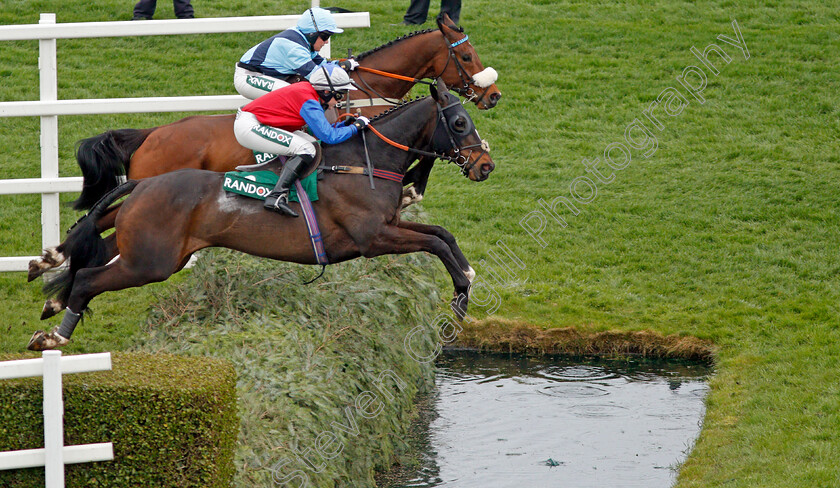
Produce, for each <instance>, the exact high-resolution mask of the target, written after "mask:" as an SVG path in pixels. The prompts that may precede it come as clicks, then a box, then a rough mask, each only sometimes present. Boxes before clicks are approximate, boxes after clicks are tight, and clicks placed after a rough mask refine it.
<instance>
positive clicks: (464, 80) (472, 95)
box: [356, 31, 487, 105]
mask: <svg viewBox="0 0 840 488" xmlns="http://www.w3.org/2000/svg"><path fill="white" fill-rule="evenodd" d="M441 34H442V35H443V39H444V41H445V42H446V47H447V49H448V50H449V55H448V56H447V58H446V64H445V65H443V69H441V70H440V73H438V74H437V75H436V76H434V78H433V79H438V78H440V77H441V76H443V73H445V72H446V69H447V68H449V63H450V62H452V63H454V64H455V71H456V72H457V73H458V78H459V79H460V86H451V87H450V88H451V89H452V91H454V92H455V93H457V94H458V95H460V96H462V97H464V101H463V103H464V104H466V103H467V102H472V101H474V100H475V103H476V104H478V103H481V102H482V101H483V100H484V97H485V96H487V90H486V89H485V90H484V91H483V92H482V94H481V96H479V95H478V94H477V93H476V92H475V90H474V89H473V88H472V86H470V85H474V83H475V81H474V80H473V77H472V76H471V75H470V74H469V73H468V72H467V70H466V69H465V68H464V65H463V64H461V61H459V60H458V53H456V52H455V48H456V47H458V46H460V45H461V44H464V43H466V42H469V39H470V36H469V35H467V34H464V37H463V38H461V39H459V40H457V41H455V42H449V38H447V37H446V34H445V33H444V32H443V31H441ZM356 70H357V71H365V72H367V73H372V74H376V75H379V76H385V77H388V78H395V79H398V80H403V81H408V82H412V83H424V84H427V85H432V84H434V82H430V81H426V80H423V79H420V78H412V77H410V76H403V75H398V74H396V73H389V72H387V71H381V70H377V69H373V68H367V67H365V66H359V67H357V68H356ZM359 81H360V82H361V83H362V84H364V88H363V87H361V86H359V85H356V87H357V88H359V90H360V91H362V92H364V93H366V94H367V95H368V96H369V97H372V95H371V92H373V93H374V94H375V95H377V96H378V97H379V98H381V99H383V100H385V101H387V102H390V103H392V104H395V105H396V103H397V102H398V101H391V100H388V98H386V97H384V96H382V95H381V94H380V93H378V92H377V91H376V90H374V89H373V87H371V86H370V85H369V84H368V82H367V81H365V79H364V78H362V76H361V75H359ZM368 90H370V91H368ZM476 97H478V98H477V100H476Z"/></svg>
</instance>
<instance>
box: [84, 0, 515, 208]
mask: <svg viewBox="0 0 840 488" xmlns="http://www.w3.org/2000/svg"><path fill="white" fill-rule="evenodd" d="M438 27H439V29H438V30H426V31H421V32H415V33H413V34H408V35H406V36H404V37H401V38H399V39H397V40H395V41H392V42H389V43H387V44H385V45H383V46H380V47H378V48H376V49H373V50H371V51H368V52H365V53H362V54H360V55H359V56H358V57H357V58H356V60H357V61H358V62H359V64H360V66H361V68H372V69H376V70H380V71H384V72H388V73H394V74H398V75H402V76H404V77H410V78H412V79H418V80H419V79H423V78H432V79H437V78H441V79H443V81H444V83H446V84H447V86H450V87H452V89H453V90H454V91H456V92H457V93H459V94H462V95H463V96H467V97H470V98H472V99H473V101H474V102H475V103H476V104H477V105H478V108H483V109H488V108H491V107H493V106H495V105H496V103H497V102H498V101H499V99H500V98H501V93H500V92H499V90H498V88H496V85H495V83H493V82H494V81H495V75H493V76H490V77H489V79H485V78H488V76H487V70H488V69H486V68H485V67H484V66H483V65H482V64H481V60H480V59H479V57H478V54H477V53H476V52H475V49H474V48H473V46H472V44H470V42H469V40H467V39H468V37H467V36H466V34H464V33H463V29H461V28H460V27H457V26H456V25H455V24H454V23H453V22H452V21H451V20H450V19H449V17H448V16H446V14H444V15H443V16H442V17H441V18H438ZM461 41H463V42H461ZM493 73H495V72H493ZM350 76H351V78H352V79H353V81H354V83H355V84H356V85H357V86H358V87H359V88H360V90H357V91H354V92H352V96H353V97H357V98H362V97H368V96H370V97H374V98H388V99H391V100H393V101H395V102H396V101H398V100H399V99H401V98H402V97H404V96H405V95H406V94H407V93H408V92H409V90H411V88H412V87H413V86H414V84H415V83H414V82H411V81H406V80H404V79H397V78H391V77H388V76H382V75H379V74H373V73H370V72H365V71H363V69H358V68H357V69H356V70H354V71H351V72H350ZM476 76H477V79H478V81H477V80H476V79H475V78H474V77H476ZM482 79H483V80H482ZM488 82H490V83H489V84H488ZM387 108H388V106H387V105H386V106H382V105H379V106H374V107H367V108H364V109H362V110H361V111H362V112H363V114H364V115H367V116H369V117H372V116H375V115H377V114H378V113H381V112H383V111H385V110H386V109H387ZM234 117H235V116H234V114H230V115H199V116H193V117H187V118H185V119H181V120H179V121H177V122H174V123H172V124H168V125H164V126H160V127H153V128H150V129H121V130H111V131H107V132H105V133H102V134H99V135H97V136H93V137H91V138H88V139H84V140H82V141H80V144H79V147H78V150H77V152H76V159H77V161H78V163H79V166H80V167H81V170H82V174H83V177H84V187H83V190H82V194H81V195H80V196H79V198H78V200H76V201H75V202H74V207H75V208H76V209H77V210H81V209H87V208H90V206H91V205H93V204H94V203H96V201H97V200H99V199H100V198H102V196H103V195H105V194H106V193H107V192H108V191H110V190H112V189H113V188H116V187H117V185H118V184H119V182H120V179H119V177H120V176H121V175H123V174H127V175H128V178H130V179H141V178H148V177H150V176H155V175H159V174H162V173H167V172H169V171H175V170H177V169H183V168H196V169H206V170H210V171H231V170H233V169H234V168H235V167H236V166H240V165H249V164H254V163H255V162H256V161H255V160H254V156H253V153H252V151H251V150H250V149H246V148H244V147H242V146H241V145H240V144H239V143H238V142H237V141H236V137H235V136H234V134H233V122H234Z"/></svg>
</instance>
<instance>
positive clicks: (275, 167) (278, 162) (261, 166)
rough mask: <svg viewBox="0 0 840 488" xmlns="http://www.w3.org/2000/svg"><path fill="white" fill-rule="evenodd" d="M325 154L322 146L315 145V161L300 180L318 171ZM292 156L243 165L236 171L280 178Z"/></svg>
mask: <svg viewBox="0 0 840 488" xmlns="http://www.w3.org/2000/svg"><path fill="white" fill-rule="evenodd" d="M323 154H324V152H323V150H322V149H321V145H320V144H315V159H314V160H312V163H310V164H309V166H307V167H306V169H305V171H304V172H303V174H302V176H301V177H300V179H304V178H306V177H307V176H309V175H311V174H312V173H314V172H315V170H317V169H318V166H319V165H320V164H321V157H322V156H323ZM290 157H291V156H280V155H278V156H276V157H274V158H273V159H270V160H268V161H266V162H264V163H257V164H243V165H240V166H237V167H236V171H246V172H252V171H271V172H272V173H274V174H276V175H278V176H280V170H282V169H283V165H284V164H285V163H286V160H287V159H289V158H290Z"/></svg>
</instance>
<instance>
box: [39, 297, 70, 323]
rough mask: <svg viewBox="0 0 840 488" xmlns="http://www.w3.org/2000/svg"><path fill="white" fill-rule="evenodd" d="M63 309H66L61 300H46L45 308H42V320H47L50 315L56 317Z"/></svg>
mask: <svg viewBox="0 0 840 488" xmlns="http://www.w3.org/2000/svg"><path fill="white" fill-rule="evenodd" d="M62 310H64V305H63V304H62V303H61V302H58V301H55V300H52V299H50V300H47V301H46V302H44V309H43V310H41V320H47V319H48V318H50V317H54V316H56V315H58V313H59V312H61V311H62Z"/></svg>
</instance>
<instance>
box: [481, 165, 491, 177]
mask: <svg viewBox="0 0 840 488" xmlns="http://www.w3.org/2000/svg"><path fill="white" fill-rule="evenodd" d="M493 167H494V166H493V165H492V164H490V163H484V164H482V165H481V174H484V175H486V174H489V173H490V172H491V171H493Z"/></svg>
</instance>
